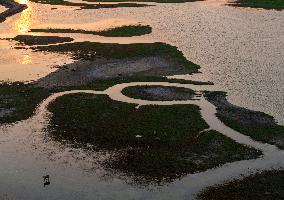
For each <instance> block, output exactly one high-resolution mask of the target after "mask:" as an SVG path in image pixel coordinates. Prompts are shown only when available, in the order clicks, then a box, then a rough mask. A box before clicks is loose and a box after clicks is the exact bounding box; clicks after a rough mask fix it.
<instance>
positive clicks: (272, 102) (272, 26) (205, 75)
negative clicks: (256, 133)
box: [0, 0, 284, 199]
mask: <svg viewBox="0 0 284 200" xmlns="http://www.w3.org/2000/svg"><path fill="white" fill-rule="evenodd" d="M21 1H25V0H21ZM76 1H77V2H78V1H79V0H76ZM155 5H156V6H155V7H146V8H117V9H100V10H74V8H70V7H69V8H68V7H62V6H51V5H41V4H33V3H30V5H29V9H27V10H25V11H24V12H22V13H19V14H17V15H15V16H13V17H10V18H8V19H7V20H6V21H5V22H4V23H0V38H3V37H14V36H16V35H18V34H28V33H27V31H28V29H30V28H37V27H41V26H43V27H45V26H49V25H56V26H59V25H60V24H61V23H62V24H64V25H65V26H67V27H74V26H78V28H80V24H81V23H82V27H89V28H90V25H91V26H92V27H91V28H94V27H93V26H95V24H103V25H102V28H103V27H104V26H107V25H104V23H102V22H104V21H103V20H105V19H109V20H110V21H111V20H116V19H120V20H122V21H124V22H125V21H134V22H135V23H136V22H142V23H144V24H149V25H151V26H152V27H153V33H152V34H150V35H145V36H141V37H132V38H131V39H129V38H104V37H100V36H92V35H82V34H44V35H59V36H60V35H64V36H71V37H74V38H75V41H85V40H88V41H101V42H120V43H132V42H152V41H162V42H167V43H169V44H171V45H175V46H177V47H178V48H179V49H180V50H182V52H183V53H184V54H185V56H186V57H187V58H188V59H189V60H191V61H193V62H195V63H197V64H199V65H201V70H200V71H202V73H201V74H196V75H193V76H186V75H185V76H182V77H183V78H189V79H196V80H203V81H206V80H208V81H213V82H214V84H215V85H214V86H193V85H187V86H185V87H189V88H193V89H196V90H200V89H204V88H202V87H205V89H210V90H222V91H226V92H228V95H229V99H230V101H231V102H233V103H235V104H237V105H241V106H243V107H248V108H250V109H254V110H260V111H264V112H266V113H268V114H271V115H273V116H274V117H276V119H277V120H278V121H279V123H281V124H284V119H283V118H284V117H283V114H284V95H283V94H284V52H283V46H284V37H283V35H284V34H283V33H284V27H283V24H284V23H283V22H284V12H283V11H281V12H279V11H273V10H270V11H267V10H256V9H249V8H248V9H243V8H234V7H229V6H224V5H223V2H222V1H205V2H195V3H184V4H155ZM53 7H56V8H58V9H56V10H52V9H51V8H53ZM0 9H1V8H0ZM108 25H109V24H108ZM111 25H112V24H111ZM98 27H99V25H97V27H96V28H98ZM29 34H30V33H29ZM37 35H43V34H41V33H37ZM14 46H15V43H12V42H8V41H4V40H0V80H11V81H17V80H21V81H31V80H35V79H38V78H40V77H43V76H45V75H46V74H48V73H50V72H51V71H53V70H55V69H54V68H53V67H54V66H56V65H62V64H63V63H68V62H72V60H71V59H70V58H69V57H68V56H67V55H66V56H62V55H60V56H58V55H57V54H45V53H39V52H31V51H29V50H20V49H13V47H14ZM137 84H138V85H139V84H140V85H143V84H145V83H129V84H124V85H123V84H122V85H117V86H114V87H112V88H110V89H109V90H107V91H106V93H108V94H109V96H110V97H111V98H113V99H115V100H118V101H123V102H129V103H136V104H140V105H145V104H159V105H164V104H168V105H171V104H189V103H190V104H197V105H199V106H200V107H201V113H202V116H203V118H204V119H205V120H206V121H207V123H208V124H209V125H210V126H211V128H214V129H217V130H219V131H220V132H222V133H223V134H225V135H227V136H228V137H231V138H232V139H234V140H235V141H237V142H239V143H242V144H245V145H249V146H252V147H254V148H257V149H260V150H262V151H263V152H264V156H263V157H261V158H259V159H255V160H249V161H239V162H234V163H228V164H226V165H224V166H221V167H219V168H216V169H211V170H208V171H205V172H200V173H197V174H193V175H188V176H186V177H184V178H182V179H181V180H176V181H174V182H173V183H170V184H168V185H166V186H160V187H156V186H149V187H147V188H143V187H138V186H134V185H131V184H127V183H126V182H127V181H128V182H129V181H130V180H128V179H127V178H126V177H125V178H124V179H121V178H118V177H116V176H115V175H112V174H109V173H108V172H106V171H104V170H103V169H101V168H100V166H99V165H97V164H96V162H97V160H98V159H100V158H102V157H104V156H106V155H101V154H100V153H96V154H93V153H90V154H89V152H85V151H81V150H75V149H72V148H66V147H65V146H61V145H60V144H58V143H55V142H54V141H50V140H49V139H48V138H46V137H45V131H44V128H45V127H46V126H47V123H48V121H49V120H48V118H49V117H50V113H48V112H46V107H45V106H46V105H47V103H49V102H50V101H51V100H53V99H54V98H55V97H57V96H60V95H63V94H65V93H60V94H55V95H53V96H51V97H50V98H49V99H48V100H47V101H45V102H44V103H43V104H41V107H39V108H38V112H37V113H36V115H35V116H33V117H32V118H30V119H28V120H24V121H22V122H18V123H16V124H13V125H9V126H0V163H1V165H0V172H1V173H0V186H1V187H0V198H1V197H2V196H5V195H6V194H7V197H10V198H15V199H94V198H95V199H192V198H193V197H194V195H195V194H196V192H198V191H199V190H200V189H203V188H204V187H206V186H210V185H213V184H216V183H223V182H224V181H227V180H231V179H232V178H234V177H239V176H240V175H241V174H244V175H248V174H250V173H252V172H256V171H257V170H263V169H270V168H271V167H275V168H279V167H283V166H284V153H283V151H279V150H278V149H277V148H276V147H275V146H272V145H267V144H262V143H260V142H255V141H253V140H252V139H250V138H249V137H247V136H244V135H241V134H239V133H238V132H236V131H233V130H232V129H230V128H228V127H226V126H224V124H222V123H221V122H220V121H219V120H218V119H217V118H216V117H215V115H214V113H215V107H214V106H213V105H211V104H210V103H208V102H207V101H205V100H204V99H203V98H201V99H200V100H199V101H196V100H195V101H173V102H166V101H163V102H149V101H145V100H134V99H131V98H128V97H125V96H124V95H122V94H121V93H120V91H121V90H122V89H123V88H124V87H126V86H131V85H137ZM147 84H149V83H147ZM151 84H154V85H159V84H161V85H168V86H172V85H176V86H177V85H179V84H162V83H151ZM75 92H79V91H71V92H69V93H75ZM84 92H86V93H98V94H100V93H102V92H94V91H84ZM67 93H68V92H66V94H67ZM46 174H49V175H50V176H51V185H50V186H48V187H43V180H42V176H43V175H46ZM121 191H123V192H121Z"/></svg>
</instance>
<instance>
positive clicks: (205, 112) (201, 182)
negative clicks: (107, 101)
mask: <svg viewBox="0 0 284 200" xmlns="http://www.w3.org/2000/svg"><path fill="white" fill-rule="evenodd" d="M145 85H148V86H174V87H182V88H190V89H193V90H195V91H197V92H201V91H205V90H206V91H210V86H208V85H192V84H179V83H167V82H132V83H122V84H117V85H114V86H112V87H109V88H108V89H106V90H104V91H95V90H71V91H64V92H59V93H54V94H52V95H51V96H49V97H48V98H47V99H45V100H44V101H43V102H42V103H41V104H40V105H39V106H38V107H37V109H36V110H35V112H34V115H33V116H32V117H30V118H29V119H27V120H24V121H20V122H17V123H15V124H9V125H5V126H0V136H3V135H7V137H9V135H10V136H11V137H13V136H12V135H13V134H16V135H19V138H20V135H21V134H22V135H23V132H25V133H26V135H28V136H30V137H32V136H31V135H33V134H41V133H43V130H44V129H45V128H46V127H47V125H48V123H49V119H50V116H51V115H52V113H50V112H49V111H48V109H47V107H48V105H49V104H50V103H51V102H53V101H54V100H56V99H57V98H58V97H61V96H63V95H68V94H77V93H87V94H95V95H100V94H104V95H108V96H109V97H110V98H111V99H112V100H115V101H120V102H126V103H131V104H137V105H138V106H137V109H139V106H144V105H175V104H194V105H197V106H199V107H200V109H201V111H200V112H201V116H202V118H203V119H204V120H205V121H206V123H207V124H208V125H209V127H210V128H209V129H212V130H216V131H218V132H220V133H222V134H223V135H225V136H227V137H229V138H231V139H233V140H234V141H236V142H238V143H240V144H243V145H246V146H250V147H253V148H255V149H258V150H261V151H262V152H263V155H262V156H261V157H259V158H257V159H252V160H242V161H237V162H232V163H226V164H225V165H222V166H219V167H217V168H213V169H209V170H207V171H204V172H199V173H195V174H189V175H187V176H185V177H184V178H182V179H180V180H175V181H174V182H173V183H170V184H169V185H167V186H165V187H162V188H161V190H159V191H156V192H153V193H151V195H150V196H147V199H192V198H194V197H195V195H196V194H197V193H198V192H200V191H201V190H202V189H204V188H205V187H208V186H212V185H215V184H222V183H224V182H226V181H229V180H232V179H233V178H239V177H240V176H241V175H244V176H247V175H250V174H252V173H256V172H257V171H262V170H266V169H272V168H274V169H278V168H282V167H284V151H282V150H280V149H278V148H277V147H276V146H274V145H270V144H265V143H261V142H258V141H255V140H253V139H251V138H250V137H248V136H245V135H243V134H241V133H239V132H237V131H235V130H233V129H231V128H229V127H227V126H225V125H224V124H223V123H222V122H221V121H220V120H219V119H218V118H217V117H216V107H215V106H214V105H213V104H211V103H210V102H208V101H207V100H206V99H205V98H204V97H203V96H202V95H201V96H196V97H195V98H194V99H192V100H183V101H148V100H141V99H133V98H130V97H127V96H125V95H124V94H122V90H123V89H125V88H127V87H132V86H145ZM19 130H21V131H20V132H21V134H19V133H18V132H19ZM6 139H7V138H6ZM2 142H3V139H2V141H0V143H1V145H2ZM10 145H11V144H10ZM140 197H141V196H140Z"/></svg>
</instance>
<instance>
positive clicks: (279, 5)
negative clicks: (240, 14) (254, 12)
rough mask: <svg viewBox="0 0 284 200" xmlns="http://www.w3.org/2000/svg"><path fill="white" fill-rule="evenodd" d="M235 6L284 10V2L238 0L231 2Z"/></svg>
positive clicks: (277, 0) (275, 0)
mask: <svg viewBox="0 0 284 200" xmlns="http://www.w3.org/2000/svg"><path fill="white" fill-rule="evenodd" d="M231 3H232V4H231V5H233V6H238V7H250V8H263V9H275V10H282V9H284V1H283V0H236V1H232V2H231Z"/></svg>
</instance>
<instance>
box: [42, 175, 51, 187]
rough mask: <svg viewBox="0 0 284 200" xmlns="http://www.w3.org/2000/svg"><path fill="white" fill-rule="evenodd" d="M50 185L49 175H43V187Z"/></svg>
mask: <svg viewBox="0 0 284 200" xmlns="http://www.w3.org/2000/svg"><path fill="white" fill-rule="evenodd" d="M46 185H50V180H49V175H46V176H43V187H45V186H46Z"/></svg>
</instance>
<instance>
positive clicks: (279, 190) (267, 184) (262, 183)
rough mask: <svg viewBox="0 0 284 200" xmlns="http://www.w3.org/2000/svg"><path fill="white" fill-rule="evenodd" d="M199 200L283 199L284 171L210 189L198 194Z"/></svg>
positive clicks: (262, 174) (258, 175) (260, 174)
mask: <svg viewBox="0 0 284 200" xmlns="http://www.w3.org/2000/svg"><path fill="white" fill-rule="evenodd" d="M198 199H200V200H227V199H231V200H239V199H243V200H251V199H259V200H276V199H277V200H278V199H279V200H280V199H284V171H283V170H279V171H276V170H272V171H265V172H262V173H257V174H256V175H251V176H248V177H245V178H242V179H241V180H234V181H231V182H228V183H225V184H224V185H222V186H216V187H211V188H209V189H207V190H205V191H203V193H201V194H199V196H198Z"/></svg>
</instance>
